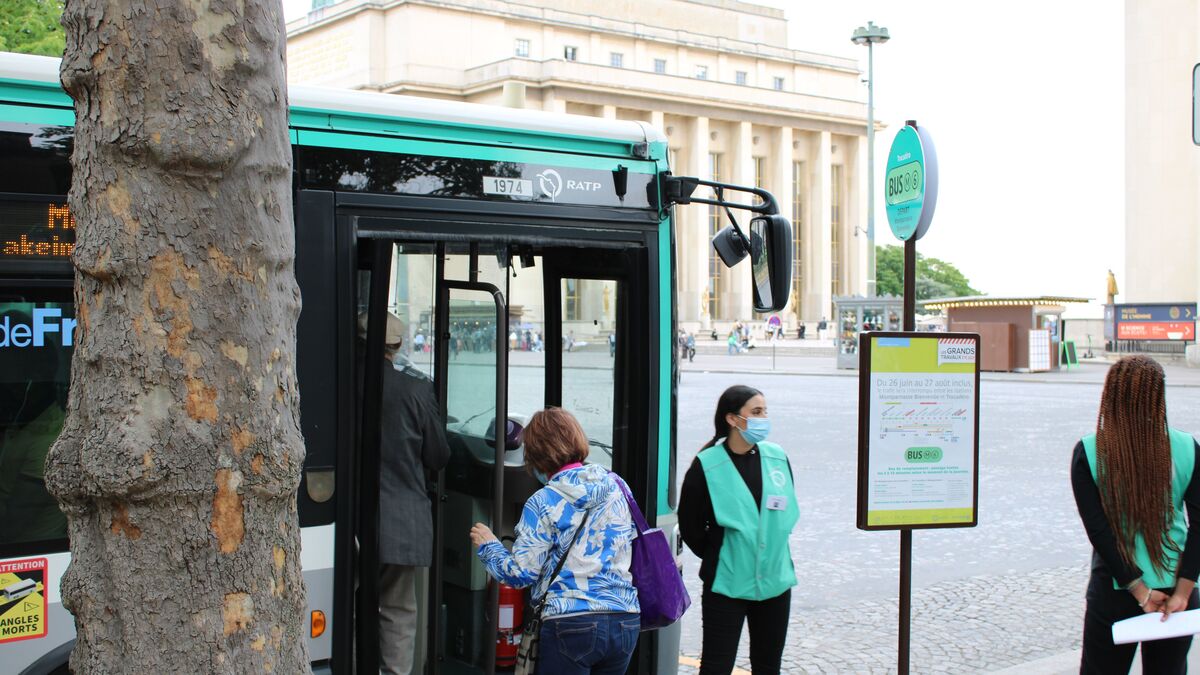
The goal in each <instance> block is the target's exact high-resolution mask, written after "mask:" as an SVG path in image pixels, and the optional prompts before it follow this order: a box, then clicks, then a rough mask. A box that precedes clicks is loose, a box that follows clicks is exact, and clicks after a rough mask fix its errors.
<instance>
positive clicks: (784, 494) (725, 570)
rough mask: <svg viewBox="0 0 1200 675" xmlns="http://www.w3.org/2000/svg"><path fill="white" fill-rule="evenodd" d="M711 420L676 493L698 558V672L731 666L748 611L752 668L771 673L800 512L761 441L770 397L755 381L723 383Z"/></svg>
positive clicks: (788, 469) (774, 448) (776, 455)
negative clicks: (700, 628)
mask: <svg viewBox="0 0 1200 675" xmlns="http://www.w3.org/2000/svg"><path fill="white" fill-rule="evenodd" d="M713 427H714V431H715V432H716V433H715V434H714V435H713V437H712V440H710V441H709V442H708V443H707V444H705V446H704V448H703V449H701V450H700V453H699V454H698V455H696V459H695V460H693V461H692V465H691V467H689V468H688V470H687V474H686V475H685V476H684V478H683V488H682V489H681V491H680V495H679V531H680V534H681V535H682V536H683V541H684V543H685V544H687V546H688V548H690V549H691V550H692V552H693V553H695V554H696V555H697V556H698V557H699V558H700V559H701V562H700V581H701V582H702V583H703V588H704V591H703V595H702V596H701V597H702V600H701V619H702V621H703V643H702V646H701V649H700V653H701V662H700V673H701V674H702V675H717V674H720V675H727V674H728V673H731V672H732V671H733V665H734V660H735V659H736V658H737V650H738V642H739V641H740V640H741V636H742V625H743V624H744V623H746V622H747V620H748V621H749V623H750V669H751V671H752V672H754V674H755V675H764V674H765V675H778V673H779V672H780V660H781V659H782V657H783V646H784V641H785V640H786V638H787V627H788V615H789V613H790V609H791V597H792V590H791V589H792V586H795V585H796V571H795V567H794V566H793V563H792V554H791V550H790V549H789V547H788V537H789V535H790V534H791V532H792V528H794V527H795V526H796V521H797V520H799V518H800V509H799V506H798V505H797V504H796V492H795V488H794V487H793V485H792V466H791V463H790V462H789V461H788V457H787V455H786V454H785V453H784V451H783V449H782V448H781V447H779V446H778V445H776V444H774V443H768V442H767V440H766V439H767V435H768V433H769V432H770V428H771V425H770V421H769V419H768V418H767V401H766V399H765V398H764V397H763V395H762V393H761V392H759V391H758V390H756V389H753V388H751V387H746V386H742V385H735V386H733V387H730V388H728V389H726V390H725V392H724V393H723V394H721V398H720V400H718V401H717V411H716V414H715V415H714V416H713Z"/></svg>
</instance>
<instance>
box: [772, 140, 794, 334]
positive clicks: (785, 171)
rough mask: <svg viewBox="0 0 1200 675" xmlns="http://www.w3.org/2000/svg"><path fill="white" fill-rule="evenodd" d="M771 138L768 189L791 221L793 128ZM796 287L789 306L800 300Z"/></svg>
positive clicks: (789, 308)
mask: <svg viewBox="0 0 1200 675" xmlns="http://www.w3.org/2000/svg"><path fill="white" fill-rule="evenodd" d="M771 136H772V139H773V141H774V143H773V145H774V148H775V151H774V152H773V153H772V154H771V157H770V160H769V161H770V162H771V163H773V164H774V165H775V166H774V168H773V169H772V170H770V171H769V175H770V176H771V179H772V180H771V183H769V184H768V186H767V189H769V190H770V191H771V194H773V195H775V201H776V202H778V203H779V213H780V214H782V215H783V217H785V218H787V219H788V220H791V218H792V128H791V127H780V128H779V129H776V130H775V131H773V132H772V134H771ZM792 227H793V228H795V227H798V223H792ZM793 236H794V235H793ZM786 246H787V247H788V249H789V250H790V249H791V248H792V242H790V241H789V242H786ZM792 268H793V269H794V268H795V265H792ZM789 271H791V270H790V269H789ZM795 286H796V280H795V279H793V280H792V283H791V284H789V287H788V290H787V292H788V302H789V304H790V303H793V302H795V301H796V300H799V298H795V299H793V298H792V297H791V292H792V288H795ZM795 309H796V308H795V307H794V306H793V307H786V308H785V309H784V311H785V312H794V311H795Z"/></svg>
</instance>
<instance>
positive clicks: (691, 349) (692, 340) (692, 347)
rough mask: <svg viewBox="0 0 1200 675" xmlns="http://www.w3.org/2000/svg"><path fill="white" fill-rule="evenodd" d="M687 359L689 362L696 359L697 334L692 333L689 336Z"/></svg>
mask: <svg viewBox="0 0 1200 675" xmlns="http://www.w3.org/2000/svg"><path fill="white" fill-rule="evenodd" d="M687 359H688V363H691V362H692V361H695V360H696V336H695V335H692V334H691V333H688V336H687Z"/></svg>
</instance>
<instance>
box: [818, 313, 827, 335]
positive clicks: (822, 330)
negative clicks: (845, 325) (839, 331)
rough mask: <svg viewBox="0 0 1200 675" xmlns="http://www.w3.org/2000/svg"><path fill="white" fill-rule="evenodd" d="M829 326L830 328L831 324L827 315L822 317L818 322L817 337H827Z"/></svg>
mask: <svg viewBox="0 0 1200 675" xmlns="http://www.w3.org/2000/svg"><path fill="white" fill-rule="evenodd" d="M827 328H829V324H828V323H826V321H825V317H821V320H820V321H818V322H817V339H818V340H824V339H825V330H826V329H827Z"/></svg>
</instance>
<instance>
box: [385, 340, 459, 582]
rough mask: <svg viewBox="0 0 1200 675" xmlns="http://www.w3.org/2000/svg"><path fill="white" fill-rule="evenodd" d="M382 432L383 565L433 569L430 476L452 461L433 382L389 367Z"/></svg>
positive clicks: (386, 374)
mask: <svg viewBox="0 0 1200 675" xmlns="http://www.w3.org/2000/svg"><path fill="white" fill-rule="evenodd" d="M379 431H380V448H379V452H380V458H379V464H380V467H379V468H380V472H379V561H380V562H382V563H386V564H389V565H415V566H428V565H430V564H432V562H433V512H432V510H431V507H430V502H429V495H428V493H427V491H426V472H427V471H438V470H440V469H442V467H444V466H446V462H447V461H448V460H449V459H450V446H449V445H448V444H447V443H446V431H445V427H444V426H443V424H442V420H441V416H440V415H439V414H438V408H437V398H436V395H435V393H434V390H433V383H432V382H430V381H429V380H428V379H426V378H425V376H424V375H422V374H421V373H419V372H418V371H415V370H413V369H411V368H406V369H397V368H394V367H393V366H392V364H390V363H385V365H384V374H383V408H382V410H381V411H380V430H379Z"/></svg>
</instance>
